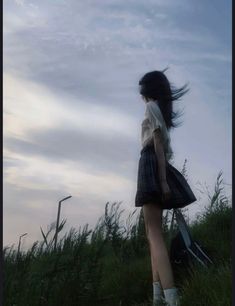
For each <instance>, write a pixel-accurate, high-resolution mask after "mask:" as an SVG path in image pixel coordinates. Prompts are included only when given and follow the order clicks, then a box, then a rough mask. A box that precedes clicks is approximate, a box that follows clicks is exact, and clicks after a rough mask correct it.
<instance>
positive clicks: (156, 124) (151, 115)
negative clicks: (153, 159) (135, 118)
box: [141, 101, 174, 161]
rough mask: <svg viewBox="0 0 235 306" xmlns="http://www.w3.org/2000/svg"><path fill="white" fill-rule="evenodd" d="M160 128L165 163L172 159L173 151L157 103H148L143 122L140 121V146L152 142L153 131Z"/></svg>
mask: <svg viewBox="0 0 235 306" xmlns="http://www.w3.org/2000/svg"><path fill="white" fill-rule="evenodd" d="M158 128H160V130H161V134H162V138H163V147H164V152H165V157H166V159H167V161H169V160H171V159H172V158H173V154H174V153H173V150H172V148H171V138H170V134H169V132H168V130H167V127H166V123H165V120H164V118H163V115H162V112H161V109H160V107H159V105H158V101H149V102H147V103H146V110H145V116H144V120H143V121H142V129H141V144H142V147H145V146H146V145H147V144H148V143H150V142H152V141H153V131H154V130H156V129H158Z"/></svg>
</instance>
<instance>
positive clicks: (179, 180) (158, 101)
mask: <svg viewBox="0 0 235 306" xmlns="http://www.w3.org/2000/svg"><path fill="white" fill-rule="evenodd" d="M139 85H140V94H141V95H142V98H143V100H144V102H145V103H146V111H145V118H144V120H143V122H142V130H141V141H142V150H141V153H140V154H141V156H140V159H139V165H138V180H137V192H136V198H135V206H136V207H143V214H144V220H145V229H146V236H147V238H148V241H149V247H150V253H151V265H152V276H153V305H161V303H160V301H162V300H164V301H165V302H166V303H167V305H170V306H173V305H174V306H176V305H179V294H178V289H177V288H176V287H175V284H174V277H173V271H172V267H171V264H170V260H169V255H168V252H167V248H166V244H165V242H164V239H163V235H162V213H163V209H172V208H180V207H184V206H186V205H189V204H190V203H192V202H194V201H196V197H195V195H194V194H193V192H192V190H191V188H190V186H189V185H188V183H187V181H186V179H185V178H184V176H183V175H182V174H181V173H180V172H179V171H178V170H177V169H176V168H175V167H173V166H172V165H171V164H170V161H171V160H172V158H173V151H172V148H171V143H170V135H169V130H170V129H171V128H172V127H176V126H177V125H176V124H175V122H173V119H175V117H176V116H177V115H178V114H177V113H175V112H173V111H172V102H173V101H175V100H178V99H179V98H181V97H182V96H183V95H184V94H185V93H186V92H187V91H188V89H187V86H186V85H184V86H183V87H181V88H179V89H175V88H173V87H172V86H171V85H170V83H169V81H168V79H167V77H166V76H165V75H164V73H163V72H161V71H152V72H149V73H147V74H145V75H144V76H143V77H142V78H141V80H140V81H139ZM162 289H163V292H164V297H165V299H163V298H162Z"/></svg>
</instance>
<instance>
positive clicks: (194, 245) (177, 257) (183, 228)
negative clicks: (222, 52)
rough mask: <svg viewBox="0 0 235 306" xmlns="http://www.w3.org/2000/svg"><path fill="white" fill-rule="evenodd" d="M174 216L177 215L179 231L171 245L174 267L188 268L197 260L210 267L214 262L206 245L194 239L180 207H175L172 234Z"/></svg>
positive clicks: (171, 257)
mask: <svg viewBox="0 0 235 306" xmlns="http://www.w3.org/2000/svg"><path fill="white" fill-rule="evenodd" d="M174 216H175V217H176V221H177V224H178V227H179V231H178V232H177V234H176V235H175V237H174V238H173V239H172V240H171V245H170V261H171V263H172V265H173V268H174V269H178V268H180V269H186V270H187V269H190V266H191V264H193V263H195V262H198V263H200V264H201V265H203V266H204V267H208V266H209V265H210V264H212V263H213V262H212V260H211V259H210V257H209V256H208V255H207V253H208V252H207V250H206V249H205V247H204V246H203V245H202V244H201V243H200V242H198V241H196V240H193V238H192V236H191V234H190V231H189V227H188V225H187V223H186V221H185V219H184V217H183V215H182V213H181V212H180V210H179V209H174V211H173V217H172V223H171V234H172V227H173V221H174Z"/></svg>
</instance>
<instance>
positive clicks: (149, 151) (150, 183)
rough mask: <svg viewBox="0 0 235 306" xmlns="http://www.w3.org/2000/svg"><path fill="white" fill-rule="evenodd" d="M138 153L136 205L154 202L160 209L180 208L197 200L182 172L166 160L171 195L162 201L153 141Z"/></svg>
mask: <svg viewBox="0 0 235 306" xmlns="http://www.w3.org/2000/svg"><path fill="white" fill-rule="evenodd" d="M140 154H141V156H140V159H139V165H138V177H137V192H136V196H135V206H136V207H140V206H143V205H144V204H148V203H156V204H158V205H160V206H161V207H162V209H173V208H182V207H185V206H187V205H189V204H191V203H193V202H195V201H196V200H197V199H196V197H195V195H194V193H193V191H192V190H191V188H190V186H189V184H188V182H187V181H186V179H185V177H184V176H183V174H182V173H180V172H179V171H178V170H177V169H176V168H175V167H174V166H173V165H171V164H170V163H169V162H168V161H166V179H167V183H168V185H169V188H170V190H171V197H170V199H169V200H167V201H164V202H162V191H161V185H160V181H159V176H158V163H157V155H156V152H155V149H154V145H153V143H150V144H148V145H146V146H145V147H144V148H143V149H142V150H141V153H140Z"/></svg>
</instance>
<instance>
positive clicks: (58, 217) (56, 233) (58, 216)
mask: <svg viewBox="0 0 235 306" xmlns="http://www.w3.org/2000/svg"><path fill="white" fill-rule="evenodd" d="M70 198H72V196H71V195H70V196H68V197H66V198H64V199H62V200H60V201H59V205H58V212H57V221H56V232H55V245H54V250H56V244H57V236H58V228H59V220H60V210H61V203H62V202H63V201H65V200H67V199H70Z"/></svg>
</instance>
